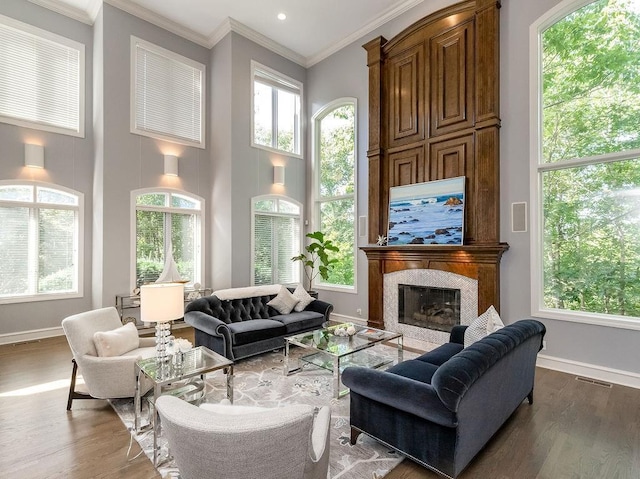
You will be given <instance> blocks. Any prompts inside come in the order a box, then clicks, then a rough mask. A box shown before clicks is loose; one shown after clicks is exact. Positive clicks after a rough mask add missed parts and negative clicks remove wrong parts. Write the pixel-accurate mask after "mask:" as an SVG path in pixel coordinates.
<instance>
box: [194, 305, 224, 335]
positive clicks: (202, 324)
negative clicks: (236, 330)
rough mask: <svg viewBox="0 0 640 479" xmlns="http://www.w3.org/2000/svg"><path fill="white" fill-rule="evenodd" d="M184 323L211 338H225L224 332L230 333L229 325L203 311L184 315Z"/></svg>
mask: <svg viewBox="0 0 640 479" xmlns="http://www.w3.org/2000/svg"><path fill="white" fill-rule="evenodd" d="M184 322H185V323H187V324H189V325H191V326H193V327H194V328H195V329H199V330H200V331H203V332H205V333H207V334H209V335H211V336H218V337H222V336H224V333H223V330H227V332H228V331H229V328H228V327H227V324H226V323H225V322H224V321H222V320H220V319H218V318H216V317H214V316H210V315H208V314H207V313H203V312H202V311H189V312H187V313H185V315H184Z"/></svg>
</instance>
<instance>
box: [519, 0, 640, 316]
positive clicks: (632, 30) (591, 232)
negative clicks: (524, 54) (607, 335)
mask: <svg viewBox="0 0 640 479" xmlns="http://www.w3.org/2000/svg"><path fill="white" fill-rule="evenodd" d="M531 32H532V42H531V44H532V55H534V56H533V58H534V59H537V62H536V65H537V67H538V72H537V74H536V75H535V78H536V79H538V81H539V83H537V84H536V83H535V82H533V83H534V91H533V94H532V96H531V98H532V99H533V100H532V101H533V104H532V112H534V117H533V119H532V122H531V123H532V125H533V127H534V128H535V129H534V131H533V132H532V135H531V137H532V161H533V167H534V171H535V172H536V176H535V177H534V183H533V186H532V189H531V190H532V205H534V208H533V212H534V221H533V224H532V227H533V228H532V229H533V231H534V235H535V236H534V237H533V240H532V244H533V245H534V249H533V251H532V274H533V276H532V284H533V288H532V290H533V298H532V309H533V312H534V314H541V315H543V316H547V317H552V318H557V319H567V320H573V321H583V322H591V323H594V324H605V325H615V326H622V327H632V328H638V327H640V321H639V319H640V131H639V130H638V125H640V62H638V45H639V44H640V1H638V0H634V1H630V0H599V1H596V2H592V3H585V2H584V1H580V2H576V1H573V2H564V3H562V4H560V5H559V6H558V7H557V8H556V9H554V10H553V11H551V12H549V14H547V16H546V17H544V18H542V19H540V20H539V21H538V22H537V24H534V25H533V26H532V30H531Z"/></svg>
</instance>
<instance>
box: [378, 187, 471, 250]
mask: <svg viewBox="0 0 640 479" xmlns="http://www.w3.org/2000/svg"><path fill="white" fill-rule="evenodd" d="M464 179H465V178H464V176H458V177H456V178H447V179H445V180H436V181H428V182H426V183H417V184H414V185H406V186H393V187H391V188H390V190H389V229H388V233H387V244H388V245H409V244H411V245H415V244H421V245H462V244H463V240H464V202H465V197H464Z"/></svg>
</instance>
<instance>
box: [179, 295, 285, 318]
mask: <svg viewBox="0 0 640 479" xmlns="http://www.w3.org/2000/svg"><path fill="white" fill-rule="evenodd" d="M275 296H276V295H275V294H272V295H266V296H253V297H250V298H240V299H229V300H220V299H219V298H218V297H217V296H215V295H211V296H205V297H204V298H198V299H196V300H195V301H192V302H190V303H189V304H188V305H187V308H186V310H185V311H186V312H187V313H188V312H189V311H201V312H203V313H206V314H208V315H209V316H213V317H215V318H218V319H219V320H220V321H224V322H225V323H227V324H230V323H238V322H240V321H247V320H250V319H268V318H269V317H270V316H274V315H276V314H278V312H277V311H275V310H274V309H273V308H271V306H267V303H268V302H269V301H271V300H272V299H273V298H274V297H275Z"/></svg>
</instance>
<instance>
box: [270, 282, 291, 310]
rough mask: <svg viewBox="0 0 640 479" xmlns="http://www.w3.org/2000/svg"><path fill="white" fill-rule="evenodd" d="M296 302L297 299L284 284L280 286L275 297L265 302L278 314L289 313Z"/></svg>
mask: <svg viewBox="0 0 640 479" xmlns="http://www.w3.org/2000/svg"><path fill="white" fill-rule="evenodd" d="M296 304H298V299H297V298H295V297H294V296H293V294H291V291H289V290H288V289H287V288H286V287H284V286H282V287H281V288H280V292H279V293H278V294H277V295H276V297H275V298H273V299H272V300H271V301H269V302H268V303H267V305H268V306H271V307H272V308H274V309H275V310H276V311H278V313H280V314H289V313H290V312H291V310H292V309H293V308H294V307H295V305H296Z"/></svg>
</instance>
